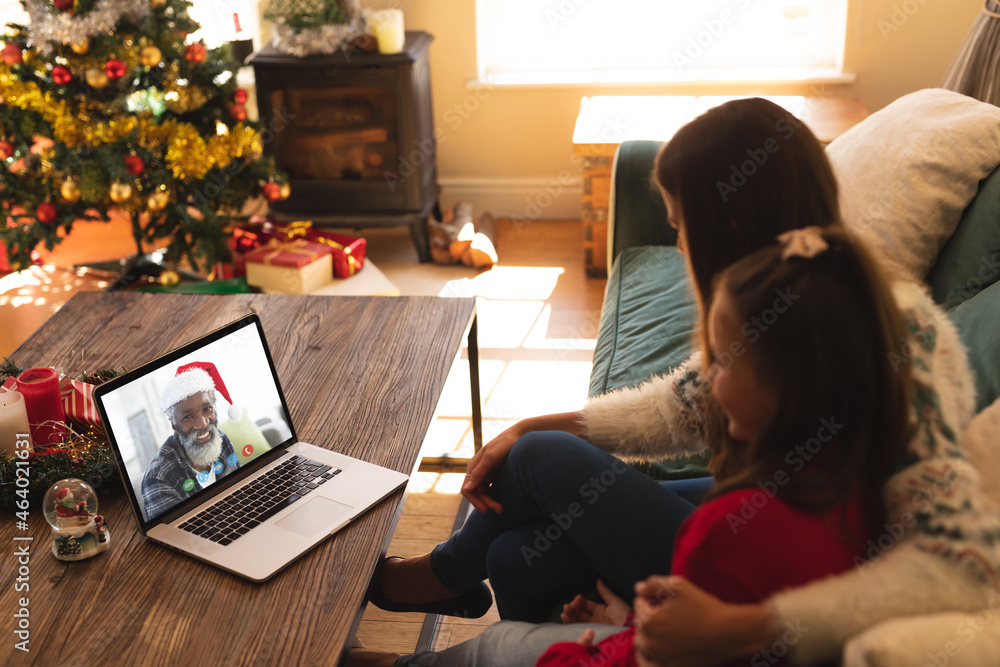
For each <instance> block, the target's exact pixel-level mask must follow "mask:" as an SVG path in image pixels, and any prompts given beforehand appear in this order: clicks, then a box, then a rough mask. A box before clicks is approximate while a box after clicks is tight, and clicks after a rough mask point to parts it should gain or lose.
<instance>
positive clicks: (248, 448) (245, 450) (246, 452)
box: [243, 445, 253, 458]
mask: <svg viewBox="0 0 1000 667" xmlns="http://www.w3.org/2000/svg"><path fill="white" fill-rule="evenodd" d="M251 454H253V445H246V446H245V447H243V456H245V457H248V458H249V456H250V455H251Z"/></svg>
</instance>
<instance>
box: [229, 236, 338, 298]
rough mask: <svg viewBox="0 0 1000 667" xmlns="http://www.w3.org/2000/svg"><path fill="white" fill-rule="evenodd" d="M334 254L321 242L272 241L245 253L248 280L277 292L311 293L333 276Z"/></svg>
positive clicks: (249, 282) (250, 282)
mask: <svg viewBox="0 0 1000 667" xmlns="http://www.w3.org/2000/svg"><path fill="white" fill-rule="evenodd" d="M332 255H333V249H332V248H330V247H329V246H326V245H323V244H321V243H314V242H312V241H307V240H305V239H294V240H292V241H276V240H272V241H271V242H270V243H268V245H265V246H263V247H260V248H257V249H256V250H251V251H250V252H248V253H246V254H245V255H244V256H243V260H244V262H245V264H246V270H247V283H248V284H249V285H253V286H254V287H260V288H261V289H263V290H265V291H267V292H274V293H278V294H308V293H309V292H312V291H314V290H317V289H319V288H320V287H322V286H323V285H325V284H327V283H328V282H330V281H331V280H332V279H333V256H332Z"/></svg>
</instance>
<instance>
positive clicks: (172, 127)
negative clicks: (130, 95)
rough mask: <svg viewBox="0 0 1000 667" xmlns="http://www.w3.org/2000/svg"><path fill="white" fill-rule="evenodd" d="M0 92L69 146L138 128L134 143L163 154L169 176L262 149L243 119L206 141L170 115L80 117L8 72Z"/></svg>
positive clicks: (191, 173)
mask: <svg viewBox="0 0 1000 667" xmlns="http://www.w3.org/2000/svg"><path fill="white" fill-rule="evenodd" d="M0 96H2V97H3V99H4V102H5V103H7V104H9V105H11V106H14V107H17V108H20V109H25V110H30V111H35V112H37V113H39V114H41V115H42V117H43V118H44V119H45V120H46V122H48V123H49V124H50V125H51V126H52V133H53V138H54V139H55V140H56V141H59V142H61V143H63V144H65V145H66V146H67V147H68V148H71V149H76V148H81V147H85V146H90V147H94V146H98V145H99V144H114V143H117V142H119V141H121V140H123V139H124V138H125V137H127V136H129V135H130V134H132V133H133V132H136V131H138V134H137V136H138V141H139V143H140V145H141V146H142V147H143V148H146V149H148V150H153V151H157V152H161V153H162V154H164V155H165V156H166V162H167V166H168V167H169V168H170V170H171V171H172V172H173V175H174V178H176V179H178V180H182V181H192V180H197V179H200V178H202V177H204V176H205V174H207V173H208V171H209V170H210V169H212V167H219V168H222V169H224V168H225V167H226V166H227V165H229V163H230V162H232V161H233V160H234V159H237V158H241V157H243V156H244V155H257V154H259V153H260V152H261V151H262V150H263V143H262V141H261V138H260V133H259V132H257V130H255V129H253V128H252V127H249V126H247V125H244V124H243V123H238V124H237V125H236V126H235V127H233V128H232V129H231V130H230V131H229V132H228V133H226V134H222V135H214V136H212V137H210V138H209V139H207V140H206V139H204V138H203V137H202V136H201V134H200V133H199V132H198V130H197V129H196V128H195V127H194V125H192V124H190V123H179V122H177V121H174V120H168V121H163V122H159V121H156V120H155V119H153V118H149V117H143V116H133V115H122V116H120V117H118V118H114V119H112V120H110V121H107V122H96V123H95V122H85V120H84V119H81V118H80V117H79V115H77V114H74V113H73V112H72V111H71V110H70V109H69V105H68V104H67V102H66V101H65V100H60V99H57V98H56V96H55V95H54V94H53V93H51V92H44V91H42V90H41V89H40V88H39V87H38V84H36V83H34V82H31V81H29V82H24V81H20V80H18V79H16V78H15V77H14V76H13V75H11V74H9V73H3V74H0Z"/></svg>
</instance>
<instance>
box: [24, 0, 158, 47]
mask: <svg viewBox="0 0 1000 667" xmlns="http://www.w3.org/2000/svg"><path fill="white" fill-rule="evenodd" d="M25 9H26V10H27V12H28V16H29V17H31V23H30V25H29V26H28V32H29V34H30V36H31V41H32V42H33V43H34V44H35V48H36V49H38V51H39V52H40V53H42V54H43V55H48V54H49V53H51V52H52V45H53V44H70V43H74V42H81V41H83V40H84V39H89V38H91V37H95V36H97V35H107V34H111V33H113V32H114V30H115V26H116V25H117V24H118V21H119V20H120V19H121V18H122V17H123V16H125V17H127V18H129V19H131V20H132V21H134V22H138V21H140V20H141V19H142V18H144V17H146V16H148V15H149V14H150V13H151V11H152V10H151V9H150V6H149V2H148V0H98V1H97V4H95V5H94V8H93V9H91V10H90V11H89V12H87V13H86V14H84V15H83V16H79V17H77V16H73V15H72V14H71V13H70V12H63V11H59V10H57V9H55V8H54V7H53V5H52V2H51V0H26V2H25Z"/></svg>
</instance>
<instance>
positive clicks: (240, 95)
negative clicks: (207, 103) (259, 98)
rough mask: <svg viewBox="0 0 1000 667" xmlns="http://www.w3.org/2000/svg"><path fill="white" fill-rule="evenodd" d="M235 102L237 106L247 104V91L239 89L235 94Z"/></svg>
mask: <svg viewBox="0 0 1000 667" xmlns="http://www.w3.org/2000/svg"><path fill="white" fill-rule="evenodd" d="M233 102H235V103H236V104H246V103H247V91H245V90H243V89H242V88H237V89H236V92H235V93H233Z"/></svg>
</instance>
